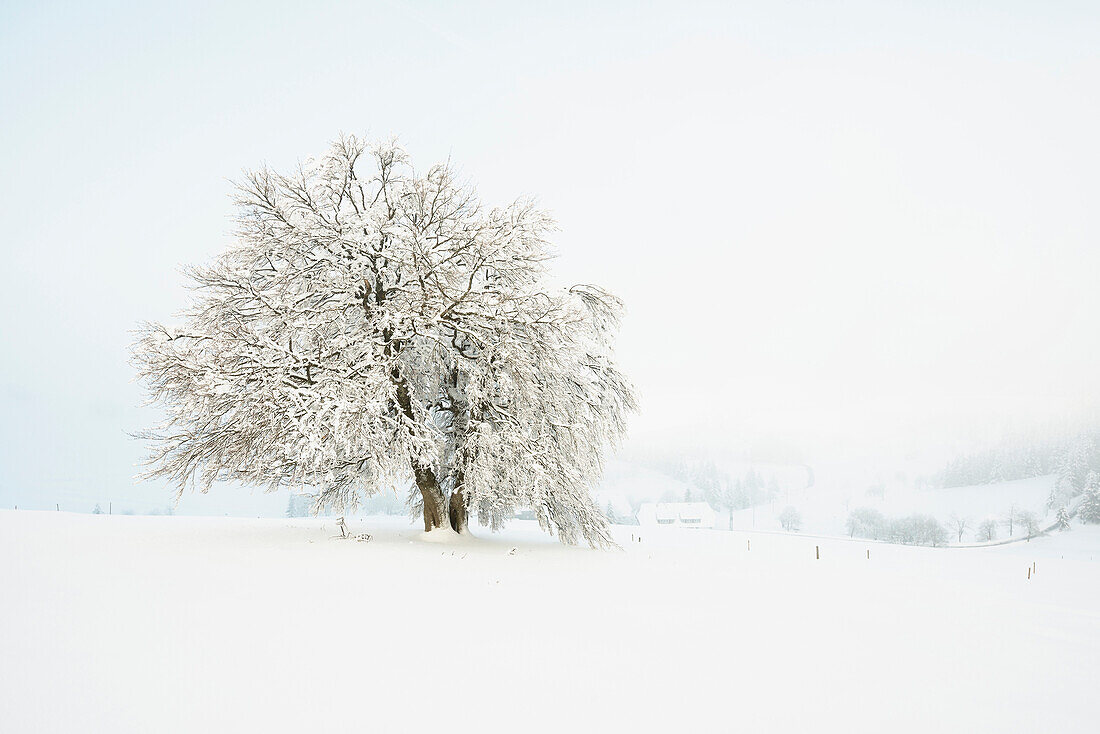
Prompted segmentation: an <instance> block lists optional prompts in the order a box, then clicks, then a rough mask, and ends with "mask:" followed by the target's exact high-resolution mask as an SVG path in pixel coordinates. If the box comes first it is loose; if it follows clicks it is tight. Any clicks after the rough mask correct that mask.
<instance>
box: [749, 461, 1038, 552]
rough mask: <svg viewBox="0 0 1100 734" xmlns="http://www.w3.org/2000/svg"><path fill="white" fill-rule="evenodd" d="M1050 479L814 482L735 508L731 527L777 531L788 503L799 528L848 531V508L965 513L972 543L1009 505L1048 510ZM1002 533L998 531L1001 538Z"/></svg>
mask: <svg viewBox="0 0 1100 734" xmlns="http://www.w3.org/2000/svg"><path fill="white" fill-rule="evenodd" d="M1053 483H1054V477H1052V476H1047V477H1036V478H1034V479H1021V480H1018V481H1013V482H1001V483H998V484H981V485H975V486H972V487H952V488H949V489H912V488H903V487H889V488H887V489H886V491H885V492H884V494H883V495H882V496H881V497H880V496H877V495H871V494H868V493H867V492H866V491H865V490H862V489H861V490H860V491H854V490H850V489H847V488H844V487H843V486H828V485H825V486H821V485H816V486H814V487H810V488H808V489H804V490H794V491H791V492H786V493H783V494H781V495H780V496H779V497H778V498H776V500H775V501H774V502H771V503H768V504H766V505H760V506H758V507H757V508H756V510H755V513H754V512H753V510H752V509H747V510H740V511H738V512H737V513H735V516H734V528H739V529H754V528H755V529H757V530H777V529H779V521H778V520H777V519H776V515H778V513H779V512H781V511H782V510H783V508H784V507H786V506H787V505H790V506H792V507H794V508H795V509H797V510H798V511H799V513H800V514H801V515H802V520H803V523H802V527H801V530H802V532H805V533H815V534H822V535H846V532H845V521H846V520H847V518H848V513H849V512H850V511H851V510H854V509H856V508H861V507H867V508H871V509H875V510H878V511H879V512H881V513H882V514H883V515H885V516H886V517H901V516H904V515H910V514H914V513H920V514H925V515H932V516H933V517H935V518H936V519H938V520H940V522H943V523H947V521H948V519H949V518H950V517H951V516H952V515H958V516H959V517H965V518H969V519H970V523H969V529H968V530H967V531H966V533H965V536H964V542H973V541H974V537H973V535H974V532H975V531H976V530H977V527H978V525H979V524H980V522H981V521H982V520H983V519H984V518H989V517H991V518H998V519H999V518H1001V517H1002V516H1003V515H1004V514H1005V513H1006V512H1007V511H1008V510H1009V508H1011V507H1013V506H1015V507H1016V508H1017V509H1020V510H1028V511H1031V512H1034V513H1035V514H1036V515H1037V516H1039V517H1040V518H1041V517H1044V516H1045V515H1048V514H1049V513H1048V511H1047V508H1046V500H1047V497H1048V496H1049V495H1050V489H1051V487H1052V486H1053ZM754 514H755V519H754ZM1017 534H1019V533H1017ZM1004 536H1005V533H1004V532H1003V531H1002V533H1001V537H1004Z"/></svg>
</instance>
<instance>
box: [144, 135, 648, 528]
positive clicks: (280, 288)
mask: <svg viewBox="0 0 1100 734" xmlns="http://www.w3.org/2000/svg"><path fill="white" fill-rule="evenodd" d="M235 202H236V204H237V206H238V208H239V214H238V217H237V220H236V221H237V232H236V238H235V243H234V245H233V246H232V247H231V248H229V249H228V250H227V251H226V252H224V253H223V254H222V255H221V256H219V257H218V258H216V259H215V260H214V261H213V262H212V263H211V264H209V265H206V266H202V267H194V268H190V269H188V270H187V275H188V277H189V279H190V281H191V283H192V285H193V288H194V294H195V295H194V298H193V299H192V302H191V304H190V306H189V307H188V308H187V309H186V310H184V311H183V312H182V313H181V314H180V316H179V318H180V324H179V325H178V326H165V325H161V324H159V323H149V324H145V325H144V326H143V327H142V328H141V330H140V333H139V335H138V338H137V341H136V342H135V344H134V348H133V352H134V362H135V365H136V367H137V369H138V372H139V375H140V378H141V379H142V380H143V382H144V383H145V384H146V385H147V387H148V389H149V391H150V394H151V399H152V401H153V402H154V403H156V404H159V405H160V406H162V407H163V408H164V411H165V415H166V418H165V420H164V423H163V424H162V425H161V426H160V427H159V428H157V429H154V430H151V431H148V432H146V433H145V434H143V435H144V436H145V437H146V438H147V439H148V440H149V441H150V443H151V446H152V452H151V455H150V457H149V469H148V472H147V474H148V475H149V476H153V477H162V478H167V479H169V480H171V481H172V482H173V483H174V484H175V485H176V486H177V487H178V490H179V491H180V492H182V491H184V489H185V488H187V487H188V486H197V487H198V488H199V489H201V490H202V491H207V490H208V489H209V488H210V487H211V485H212V484H213V483H214V482H216V481H220V480H236V481H240V482H243V483H247V484H250V485H257V486H262V487H264V488H266V489H268V490H272V491H274V490H277V489H279V488H281V487H292V488H302V487H306V488H310V489H311V490H312V491H313V492H314V493H315V495H316V497H317V502H316V505H315V506H316V507H331V508H335V509H338V510H341V511H342V510H344V509H353V508H354V506H355V505H356V503H357V501H358V500H359V499H360V498H362V497H363V496H366V495H370V494H372V493H374V492H377V491H379V490H381V489H385V488H390V487H409V488H410V490H411V491H410V506H411V508H412V509H413V511H417V512H420V513H421V514H422V515H423V519H424V526H425V529H426V530H431V529H434V528H438V527H446V526H447V525H450V527H452V528H454V529H455V530H458V531H464V530H465V528H466V523H467V515H468V513H469V512H474V513H476V515H477V517H478V519H479V520H480V521H481V522H482V523H484V524H486V525H489V526H491V527H493V528H494V529H495V528H498V527H499V526H500V525H501V523H502V522H503V521H504V520H505V519H506V518H507V517H509V516H510V515H511V514H512V513H513V512H514V511H515V510H516V509H517V508H520V507H529V508H531V509H532V510H533V511H534V513H535V515H536V517H537V518H538V519H539V521H540V523H541V525H542V526H543V528H544V529H546V530H547V531H549V532H551V533H556V534H557V535H558V536H559V537H560V538H561V539H562V540H563V541H564V542H575V541H576V540H577V539H578V537H583V538H584V539H585V540H587V541H588V542H589V543H591V544H593V545H602V544H605V543H607V542H609V540H610V539H609V536H608V534H607V529H606V522H605V520H604V518H603V516H602V514H601V512H600V510H599V509H598V508H597V507H596V506H595V505H594V503H593V502H592V500H591V497H590V489H591V488H592V486H593V485H594V483H595V482H597V481H598V479H599V476H600V474H601V472H602V464H603V458H602V457H603V455H604V452H605V450H606V449H607V448H608V446H609V445H613V444H615V443H616V442H617V441H618V440H620V438H621V437H622V435H623V433H624V431H625V427H626V423H625V420H626V417H627V415H628V414H629V413H630V412H631V411H632V410H634V409H635V398H634V394H633V390H632V388H631V386H630V384H629V382H628V381H627V379H626V378H625V377H624V376H623V374H622V373H621V372H620V371H619V369H618V368H617V367H616V365H615V363H614V360H613V355H612V341H613V337H614V335H615V333H616V331H617V329H618V324H619V319H620V315H621V311H622V304H621V302H620V301H619V300H618V299H616V298H615V297H614V296H612V295H611V294H609V293H607V292H606V291H604V290H602V289H600V288H598V287H596V286H591V285H580V286H573V287H571V288H567V289H562V288H555V287H552V285H551V284H550V283H549V277H548V271H547V263H548V261H549V260H550V259H551V257H552V252H551V247H550V243H549V240H548V237H549V235H550V233H552V232H553V230H554V226H555V225H554V222H553V221H552V219H551V218H550V217H549V216H548V215H547V213H545V212H544V211H541V210H540V209H539V208H537V207H536V206H535V205H534V203H533V202H531V201H530V200H518V201H516V202H513V203H511V204H509V205H507V206H501V207H493V208H490V207H486V206H485V205H483V204H482V203H481V202H480V200H479V199H478V197H477V195H476V193H475V191H474V190H473V188H472V187H471V186H470V185H468V184H466V183H463V182H460V181H458V180H457V179H456V176H455V173H454V171H453V169H452V168H451V166H449V165H436V166H433V167H432V168H430V169H428V170H427V172H425V173H424V174H422V175H421V174H418V173H417V172H416V170H415V169H414V168H413V167H412V165H411V163H410V161H409V158H408V156H407V154H406V153H405V151H404V150H403V149H402V148H401V147H400V146H399V145H397V144H396V143H393V142H388V143H382V144H378V145H375V146H370V147H368V146H367V145H365V144H364V143H363V142H361V141H360V140H359V139H357V138H355V137H341V138H340V139H339V140H338V141H336V142H335V143H334V144H333V145H332V146H331V147H330V148H329V150H328V151H327V152H326V153H325V154H324V155H322V156H321V157H319V158H317V159H314V160H309V161H307V162H305V163H303V164H301V165H300V166H299V167H298V168H297V169H296V170H295V171H293V172H292V173H289V174H281V173H277V172H274V171H272V170H269V169H267V168H261V169H259V170H256V171H251V172H247V173H246V174H245V176H244V178H243V180H242V181H241V182H240V183H239V184H238V185H237V189H236V196H235Z"/></svg>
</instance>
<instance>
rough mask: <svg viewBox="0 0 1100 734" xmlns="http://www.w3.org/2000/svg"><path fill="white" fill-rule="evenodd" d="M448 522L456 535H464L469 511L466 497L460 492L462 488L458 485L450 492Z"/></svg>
mask: <svg viewBox="0 0 1100 734" xmlns="http://www.w3.org/2000/svg"><path fill="white" fill-rule="evenodd" d="M448 515H449V520H450V522H451V529H452V530H454V531H455V532H456V533H465V532H466V528H467V526H468V525H469V515H470V510H469V507H468V504H467V502H466V495H465V494H464V493H463V492H462V486H461V485H458V486H456V487H455V488H454V491H452V492H451V502H450V508H449V512H448Z"/></svg>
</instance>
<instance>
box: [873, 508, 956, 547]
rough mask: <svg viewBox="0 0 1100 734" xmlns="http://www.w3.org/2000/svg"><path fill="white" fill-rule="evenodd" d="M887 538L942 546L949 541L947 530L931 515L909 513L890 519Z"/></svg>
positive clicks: (895, 541) (913, 543) (899, 541)
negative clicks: (906, 515) (905, 515)
mask: <svg viewBox="0 0 1100 734" xmlns="http://www.w3.org/2000/svg"><path fill="white" fill-rule="evenodd" d="M886 539H887V540H889V541H890V542H892V543H902V544H904V545H930V546H941V545H946V543H947V531H946V530H944V528H943V526H942V525H941V524H940V522H939V520H937V519H936V518H934V517H932V516H931V515H909V516H908V517H899V518H895V519H893V520H891V521H890V524H889V526H888V528H887V531H886Z"/></svg>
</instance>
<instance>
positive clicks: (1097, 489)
mask: <svg viewBox="0 0 1100 734" xmlns="http://www.w3.org/2000/svg"><path fill="white" fill-rule="evenodd" d="M1083 494H1084V497H1083V498H1082V499H1081V504H1080V505H1078V506H1077V517H1078V518H1080V520H1081V522H1083V523H1100V477H1098V476H1097V474H1096V472H1090V473H1089V475H1088V479H1087V481H1086V484H1085V491H1084V493H1083Z"/></svg>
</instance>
